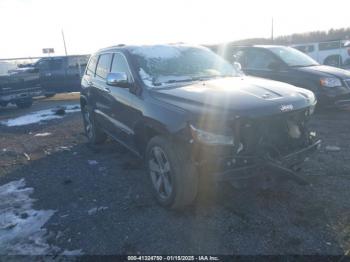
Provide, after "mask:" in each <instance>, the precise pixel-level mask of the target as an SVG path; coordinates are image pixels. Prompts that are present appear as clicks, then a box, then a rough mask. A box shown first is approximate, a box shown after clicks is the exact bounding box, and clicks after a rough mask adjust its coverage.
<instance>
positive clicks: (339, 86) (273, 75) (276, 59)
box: [227, 45, 350, 108]
mask: <svg viewBox="0 0 350 262" xmlns="http://www.w3.org/2000/svg"><path fill="white" fill-rule="evenodd" d="M227 59H229V60H231V61H232V62H238V63H239V64H240V65H241V68H242V70H243V71H244V73H246V74H247V75H252V76H257V77H262V78H268V79H272V80H277V81H282V82H286V83H289V84H292V85H295V86H298V87H302V88H306V89H309V90H311V91H312V92H314V93H315V95H316V97H317V99H318V101H319V104H320V105H322V106H331V107H333V106H335V107H339V108H348V107H349V106H350V72H349V71H347V70H343V69H340V68H336V67H331V66H325V65H320V64H318V63H317V62H316V61H315V60H313V59H312V58H311V57H309V56H307V55H305V54H304V53H302V52H300V51H298V50H296V49H294V48H292V47H285V46H273V45H255V46H242V47H236V48H234V51H233V53H232V54H231V57H228V58H227Z"/></svg>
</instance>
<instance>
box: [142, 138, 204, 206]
mask: <svg viewBox="0 0 350 262" xmlns="http://www.w3.org/2000/svg"><path fill="white" fill-rule="evenodd" d="M146 164H147V167H148V173H149V176H150V180H151V185H152V190H153V193H154V195H155V197H156V199H157V201H158V203H159V204H160V205H162V206H165V207H168V208H171V209H183V208H184V207H186V206H188V205H190V204H192V202H193V201H194V199H195V198H196V195H197V191H198V171H197V169H196V167H195V165H194V163H193V161H192V160H191V156H190V154H189V153H188V152H187V151H186V150H185V148H184V147H183V146H180V145H179V144H174V143H173V142H172V141H170V139H167V138H164V137H160V136H156V137H154V138H152V139H151V140H150V141H149V143H148V146H147V150H146Z"/></svg>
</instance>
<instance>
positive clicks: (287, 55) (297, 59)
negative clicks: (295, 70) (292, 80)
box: [269, 47, 318, 67]
mask: <svg viewBox="0 0 350 262" xmlns="http://www.w3.org/2000/svg"><path fill="white" fill-rule="evenodd" d="M269 49H270V50H271V51H272V52H273V53H275V54H276V55H277V56H279V57H280V58H281V59H282V60H283V61H284V62H285V63H286V64H287V65H289V66H296V67H299V66H300V67H302V66H314V65H318V63H317V62H316V61H315V60H313V59H312V58H311V57H309V56H307V55H305V54H304V53H302V52H300V51H299V50H296V49H294V48H291V47H270V48H269Z"/></svg>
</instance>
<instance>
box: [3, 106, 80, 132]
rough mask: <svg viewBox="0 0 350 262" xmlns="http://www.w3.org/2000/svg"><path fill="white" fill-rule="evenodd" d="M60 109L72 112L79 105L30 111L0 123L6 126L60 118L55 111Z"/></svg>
mask: <svg viewBox="0 0 350 262" xmlns="http://www.w3.org/2000/svg"><path fill="white" fill-rule="evenodd" d="M62 109H64V111H65V113H74V112H79V111H80V107H79V105H66V106H63V107H62V106H61V107H57V108H54V109H45V110H40V111H36V112H33V113H30V114H27V115H24V116H20V117H16V118H13V119H8V120H3V121H0V124H2V125H5V126H8V127H12V126H24V125H30V124H35V123H40V122H43V121H48V120H52V119H58V118H62V117H63V116H62V115H57V114H56V112H57V111H58V110H62Z"/></svg>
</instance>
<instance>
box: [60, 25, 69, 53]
mask: <svg viewBox="0 0 350 262" xmlns="http://www.w3.org/2000/svg"><path fill="white" fill-rule="evenodd" d="M61 32H62V39H63V45H64V52H65V54H66V56H67V55H68V54H67V46H66V40H65V39H64V32H63V29H62V30H61Z"/></svg>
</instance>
